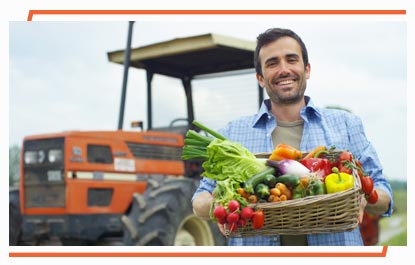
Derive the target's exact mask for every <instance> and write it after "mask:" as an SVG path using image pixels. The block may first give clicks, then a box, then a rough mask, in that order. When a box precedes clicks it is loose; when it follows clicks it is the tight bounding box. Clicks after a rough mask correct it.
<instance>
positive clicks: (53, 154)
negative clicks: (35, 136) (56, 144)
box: [48, 149, 63, 163]
mask: <svg viewBox="0 0 415 265" xmlns="http://www.w3.org/2000/svg"><path fill="white" fill-rule="evenodd" d="M48 160H49V162H50V163H56V162H62V160H63V152H62V150H61V149H50V150H49V152H48Z"/></svg>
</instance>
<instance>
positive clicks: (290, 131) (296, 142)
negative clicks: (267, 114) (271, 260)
mask: <svg viewBox="0 0 415 265" xmlns="http://www.w3.org/2000/svg"><path fill="white" fill-rule="evenodd" d="M277 124H278V125H277V127H276V128H275V129H274V131H273V132H272V142H273V144H274V146H276V145H277V144H280V143H284V144H288V145H290V146H292V147H294V148H297V149H300V144H301V137H302V136H303V128H304V121H303V120H298V121H295V122H280V121H279V122H277ZM281 245H282V246H307V245H308V244H307V236H306V235H283V236H281Z"/></svg>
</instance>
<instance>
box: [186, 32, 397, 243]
mask: <svg viewBox="0 0 415 265" xmlns="http://www.w3.org/2000/svg"><path fill="white" fill-rule="evenodd" d="M254 63H255V68H256V78H257V80H258V82H259V84H260V85H261V87H263V88H264V89H265V90H266V92H267V94H268V96H269V99H268V100H264V102H263V104H262V106H261V108H260V110H259V112H258V113H257V114H256V115H253V116H249V117H242V118H240V119H238V120H235V121H231V122H230V123H229V124H228V125H227V126H226V127H225V128H223V129H222V130H220V133H222V134H223V135H224V136H225V137H227V138H228V139H230V140H232V141H235V142H240V143H241V144H242V145H244V146H245V147H246V148H247V149H248V150H249V151H251V152H252V153H259V152H271V151H272V150H273V148H274V146H275V145H277V144H278V143H286V144H289V145H291V146H293V147H295V148H297V149H299V150H303V151H310V150H312V149H314V148H315V147H317V146H319V145H325V146H333V145H334V146H336V147H337V148H338V149H344V150H349V151H350V152H352V153H353V154H354V156H355V157H357V158H358V159H359V160H360V161H361V163H362V165H363V168H364V169H365V171H366V172H367V173H368V174H369V175H370V176H371V177H372V178H373V180H374V183H375V189H376V191H377V192H378V195H379V199H378V202H377V203H376V204H367V202H366V200H365V199H363V200H362V204H361V209H360V210H361V211H360V212H361V216H360V217H359V221H361V219H362V217H363V210H365V211H366V212H368V213H372V214H378V215H384V216H390V215H391V214H392V208H393V198H392V190H391V187H390V185H389V183H388V182H387V181H386V180H385V178H384V176H383V175H382V167H381V165H380V162H379V159H378V157H377V154H376V151H375V149H374V147H373V146H372V145H371V143H370V142H369V141H368V140H367V138H366V135H365V133H364V128H363V125H362V122H361V120H360V118H359V117H357V116H356V115H354V114H352V113H349V112H346V111H342V110H335V109H323V108H317V107H316V106H314V104H313V102H312V100H311V99H310V97H308V96H305V95H304V93H305V90H306V86H307V79H309V77H310V64H309V62H308V53H307V49H306V47H305V45H304V43H303V41H302V40H301V39H300V37H299V36H298V35H297V34H296V33H294V32H292V31H291V30H288V29H280V28H274V29H269V30H267V31H266V32H264V33H262V34H260V35H259V36H258V38H257V47H256V51H255V59H254ZM214 187H215V182H214V181H212V180H210V179H207V178H203V179H202V180H201V182H200V186H199V188H198V189H197V191H196V192H195V194H194V196H193V209H194V212H195V214H196V215H198V216H199V217H201V218H204V219H208V218H209V208H210V205H211V202H212V195H211V193H212V191H213V189H214ZM229 245H251V246H252V245H274V246H278V245H317V246H327V245H354V246H356V245H363V241H362V238H361V235H360V232H359V228H356V229H355V230H353V231H350V232H339V233H327V234H313V235H296V236H279V235H275V236H255V237H247V238H230V239H229Z"/></svg>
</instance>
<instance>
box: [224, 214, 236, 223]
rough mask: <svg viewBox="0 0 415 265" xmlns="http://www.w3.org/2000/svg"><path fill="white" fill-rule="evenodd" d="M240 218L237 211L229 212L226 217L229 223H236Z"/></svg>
mask: <svg viewBox="0 0 415 265" xmlns="http://www.w3.org/2000/svg"><path fill="white" fill-rule="evenodd" d="M238 220H239V214H238V213H235V212H232V213H229V214H228V216H227V217H226V221H227V222H228V223H236V222H238Z"/></svg>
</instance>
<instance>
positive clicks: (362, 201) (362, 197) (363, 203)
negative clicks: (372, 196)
mask: <svg viewBox="0 0 415 265" xmlns="http://www.w3.org/2000/svg"><path fill="white" fill-rule="evenodd" d="M366 205H367V200H366V198H365V195H364V194H362V195H360V205H359V216H358V217H357V221H358V223H359V224H361V223H362V222H363V214H364V212H365V208H366Z"/></svg>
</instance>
